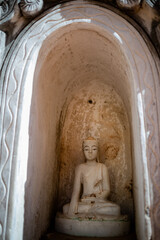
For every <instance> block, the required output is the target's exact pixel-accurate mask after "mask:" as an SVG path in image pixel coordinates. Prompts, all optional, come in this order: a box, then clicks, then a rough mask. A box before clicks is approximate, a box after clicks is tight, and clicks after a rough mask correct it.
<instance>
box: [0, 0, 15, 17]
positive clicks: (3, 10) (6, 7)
mask: <svg viewBox="0 0 160 240" xmlns="http://www.w3.org/2000/svg"><path fill="white" fill-rule="evenodd" d="M16 2H17V0H12V1H10V0H0V21H1V20H2V19H3V18H5V17H7V15H8V14H9V13H10V12H11V11H12V10H13V7H14V5H15V3H16Z"/></svg>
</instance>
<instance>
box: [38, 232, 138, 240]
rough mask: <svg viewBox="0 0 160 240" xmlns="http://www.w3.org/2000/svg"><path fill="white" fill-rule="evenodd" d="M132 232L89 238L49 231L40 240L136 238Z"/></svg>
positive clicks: (121, 239)
mask: <svg viewBox="0 0 160 240" xmlns="http://www.w3.org/2000/svg"><path fill="white" fill-rule="evenodd" d="M136 239H137V238H136V235H135V234H134V233H132V234H130V235H127V236H124V237H112V238H89V237H74V236H69V235H65V234H61V233H57V232H53V233H49V234H47V235H46V236H45V238H43V239H42V240H136Z"/></svg>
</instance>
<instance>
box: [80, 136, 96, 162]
mask: <svg viewBox="0 0 160 240" xmlns="http://www.w3.org/2000/svg"><path fill="white" fill-rule="evenodd" d="M83 151H84V155H85V158H86V160H89V161H93V160H96V159H97V154H98V145H97V141H95V140H85V141H84V143H83Z"/></svg>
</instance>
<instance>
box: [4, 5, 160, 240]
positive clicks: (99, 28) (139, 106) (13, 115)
mask: <svg viewBox="0 0 160 240" xmlns="http://www.w3.org/2000/svg"><path fill="white" fill-rule="evenodd" d="M76 24H78V26H79V27H80V28H82V29H83V33H84V31H86V35H89V31H92V33H91V34H92V35H94V36H95V35H98V36H96V37H94V38H93V39H91V40H90V39H89V40H88V41H89V43H88V41H87V43H85V44H87V49H88V50H87V51H90V54H87V52H85V50H84V46H85V44H83V52H84V56H85V61H89V60H90V62H91V63H90V66H88V67H87V66H86V62H84V63H83V64H82V62H81V63H80V62H77V63H76V61H75V62H74V63H73V66H74V67H75V69H77V70H75V71H73V70H72V71H69V72H71V75H68V74H64V72H63V70H62V71H58V67H60V66H61V67H62V65H63V64H64V63H63V56H62V57H61V59H60V57H58V56H61V53H60V51H61V49H58V48H57V50H56V51H57V60H58V62H57V70H56V69H53V71H52V70H51V69H47V68H48V67H49V66H50V68H52V67H53V62H52V63H51V62H50V61H49V59H48V60H47V58H48V57H49V56H50V57H51V59H52V61H55V60H54V58H53V56H52V55H53V54H54V52H53V53H52V54H51V52H50V50H51V49H54V47H55V49H56V41H60V45H59V46H62V45H63V44H62V43H63V41H64V39H65V38H61V36H62V35H63V34H66V37H67V38H68V40H67V41H66V43H67V42H68V43H69V42H70V41H71V36H70V34H69V32H70V33H72V35H74V36H73V38H75V39H74V41H72V43H73V46H72V47H70V48H69V45H68V46H66V49H65V51H64V53H66V61H67V60H68V59H67V56H68V57H69V56H71V52H72V51H73V49H74V50H75V51H76V53H77V57H76V55H74V58H72V59H74V60H77V59H78V54H79V53H80V51H78V50H77V47H76V44H77V43H76V40H77V41H78V39H76V35H75V34H74V31H75V29H74V27H75V26H76ZM83 24H84V25H83ZM82 26H83V27H82ZM86 26H87V29H86ZM67 28H70V30H69V31H68V30H67ZM64 29H66V32H64V31H63V30H64ZM88 29H89V30H88ZM67 32H68V33H67ZM80 32H81V29H78V32H77V33H78V34H79V35H81V34H82V36H80V38H81V39H83V33H81V34H80ZM97 32H98V34H97ZM21 36H22V35H21ZM103 38H105V40H103ZM96 39H101V43H102V46H104V49H103V50H102V49H101V46H99V45H98V48H97V49H99V50H101V51H104V50H105V51H106V52H107V53H110V54H111V53H112V54H113V56H114V57H115V55H116V59H117V61H115V60H114V61H113V63H112V64H111V62H110V61H109V58H108V57H106V55H105V54H102V55H100V53H99V51H95V49H94V51H93V52H92V49H93V41H96ZM49 40H50V42H49ZM83 41H85V38H84V39H83ZM90 42H91V43H90ZM43 44H44V45H43ZM79 44H81V43H80V42H79ZM89 44H90V45H89ZM47 45H48V46H50V47H49V48H47ZM43 46H46V49H45V50H46V53H45V52H44V51H43ZM57 46H58V45H57ZM80 46H81V45H80ZM107 46H110V47H111V49H108V48H107ZM41 47H42V48H41ZM62 47H63V46H62ZM13 48H15V50H14V53H13V54H12V56H10V60H9V63H8V65H7V68H6V69H5V79H4V86H3V96H2V99H1V102H2V105H1V115H0V116H1V123H2V125H1V128H0V129H1V133H2V136H3V138H2V140H1V159H3V160H2V161H1V181H0V184H1V189H2V194H1V199H0V203H1V211H0V212H1V216H0V224H1V225H0V229H1V235H3V236H4V239H5V236H6V235H7V236H8V235H10V234H13V235H14V236H16V235H17V236H18V234H21V232H23V213H24V188H25V181H26V172H27V167H26V166H27V164H28V162H27V161H28V141H29V139H28V129H29V118H30V105H31V99H32V84H33V80H34V84H36V80H37V79H38V78H37V77H38V76H40V69H41V67H42V68H44V69H45V70H47V72H48V73H47V75H48V78H49V79H50V81H51V79H52V76H53V74H54V73H57V74H58V72H59V73H60V75H59V80H60V81H57V86H58V84H59V85H60V83H61V81H64V78H65V79H67V81H66V82H65V83H66V87H67V88H66V89H67V91H66V92H65V89H64V88H63V87H64V85H63V84H62V85H63V87H62V88H61V85H60V86H59V90H57V91H55V92H53V94H54V93H55V94H57V96H58V95H59V93H62V92H63V94H64V97H63V99H65V93H67V92H69V90H70V89H75V90H76V88H78V87H79V86H80V85H78V86H77V87H76V86H75V88H74V87H73V86H74V81H75V82H79V84H80V82H81V81H82V82H85V79H86V77H87V76H89V75H90V74H91V73H92V74H91V75H90V76H93V75H94V74H93V73H95V72H96V71H95V69H96V68H95V66H96V65H97V64H98V66H99V69H101V71H99V74H98V76H100V77H101V79H103V80H102V81H104V79H105V77H104V76H105V74H106V76H107V81H108V83H110V84H111V85H114V86H115V87H116V89H117V91H118V92H119V94H120V95H121V96H122V98H123V100H124V102H125V104H126V106H132V108H131V124H132V133H133V148H134V151H135V152H134V156H135V158H134V169H135V172H136V177H137V179H136V186H135V187H136V188H135V191H136V189H138V190H137V194H136V198H135V200H136V199H137V200H136V201H137V204H138V205H137V211H136V212H137V224H136V226H137V229H138V230H137V231H138V232H139V239H144V235H145V236H146V239H149V237H150V234H151V231H150V218H149V214H148V211H149V210H150V216H151V219H152V231H153V233H154V236H158V234H159V231H160V229H159V220H158V219H159V211H158V209H159V197H160V196H159V192H160V191H159V189H160V186H159V182H160V181H159V180H158V179H159V178H158V176H160V167H159V149H160V148H159V110H158V109H159V102H158V101H157V100H158V97H159V94H160V89H159V75H158V70H157V67H156V64H155V61H154V59H153V57H152V55H151V53H150V51H149V48H148V47H147V45H146V43H145V41H144V40H143V38H142V37H141V35H140V34H139V33H138V32H137V30H136V29H135V28H134V27H133V26H131V25H130V24H129V23H128V22H127V21H126V20H124V19H123V18H121V17H120V16H118V15H117V14H115V13H113V12H112V11H110V10H108V9H104V8H102V7H98V6H95V5H92V4H88V3H87V2H83V1H82V2H81V1H75V2H71V3H68V4H65V5H62V6H61V5H58V6H57V7H55V8H54V9H50V10H49V11H48V12H47V13H46V15H45V16H43V17H42V18H40V19H37V22H35V23H34V24H33V25H32V24H31V25H30V28H29V30H28V31H27V32H26V33H24V36H23V37H22V38H21V39H18V42H15V45H14V46H13ZM55 49H54V50H55ZM69 49H70V50H69ZM80 49H81V48H80ZM40 50H41V51H40ZM58 51H59V53H58ZM112 51H113V52H112ZM117 51H118V54H117ZM49 52H50V54H51V55H48V53H49ZM62 52H63V51H62ZM121 52H123V54H121ZM88 53H89V52H88ZM95 53H97V54H95ZM115 53H116V54H115ZM89 56H90V57H89ZM100 56H101V57H102V59H103V61H104V62H105V64H100V61H99V59H100ZM118 56H121V57H118ZM92 57H93V59H92ZM40 58H41V61H40ZM94 58H96V62H95V61H94ZM87 59H88V60H87ZM46 60H47V61H48V62H50V64H49V65H48V66H47V65H46V64H45V61H46ZM60 62H61V64H60ZM97 62H99V63H97ZM62 63H63V64H62ZM122 63H123V64H126V63H127V67H126V66H125V67H123V66H122V65H123V64H122ZM107 64H108V66H110V67H109V68H108V69H107V70H106V68H105V66H106V65H107ZM114 64H115V65H116V64H117V65H116V66H115V67H117V69H118V70H119V74H118V72H114V68H112V66H114ZM54 66H56V63H54ZM70 66H72V65H70ZM78 66H81V68H82V69H81V70H83V69H84V68H85V69H86V75H85V76H84V75H83V74H84V71H79V70H78ZM70 68H72V67H70ZM128 68H129V71H128ZM89 69H90V70H89ZM35 70H36V72H35ZM3 71H4V70H3ZM54 71H55V72H54ZM56 71H57V72H56ZM65 71H66V72H67V65H65ZM125 71H127V74H126V73H125ZM73 72H74V73H75V72H76V75H77V76H76V77H75V76H73ZM89 73H90V74H89ZM41 74H43V73H42V72H41ZM63 74H64V75H65V76H64V75H63ZM118 75H119V76H120V77H119V76H118ZM94 76H95V75H94ZM98 76H97V78H98ZM45 77H46V76H44V80H43V83H44V84H45ZM57 79H58V78H57ZM74 79H75V80H74ZM92 79H93V77H91V79H90V81H91V80H92ZM115 79H120V81H121V84H117V82H119V81H118V80H116V83H114V80H115ZM71 80H72V81H73V82H72V84H71ZM68 81H70V84H67V83H68ZM37 84H38V82H37ZM46 84H47V82H46ZM48 89H49V87H48ZM52 89H53V88H52ZM123 89H125V94H124V95H123ZM58 91H59V92H58ZM66 96H67V95H66ZM58 100H59V98H57V102H54V103H55V105H57V104H59V101H58ZM127 100H128V101H129V100H130V104H127ZM62 105H63V103H62V102H61V103H60V106H62ZM128 112H129V109H128ZM24 141H25V143H26V144H25V149H24ZM24 150H25V151H24ZM22 156H23V161H22ZM155 169H156V171H155ZM19 170H21V171H19ZM18 172H23V175H19V174H18ZM3 176H5V177H3ZM148 176H150V178H149V177H148ZM13 179H14V181H12V180H13ZM18 182H20V183H21V185H17V183H18ZM17 186H18V187H17ZM149 186H152V188H150V191H149ZM143 192H144V195H143V196H141V193H143ZM153 193H154V194H153ZM17 194H18V195H17ZM152 194H153V195H152ZM17 196H19V198H18V200H19V204H18V205H17V204H15V203H16V199H17ZM150 200H152V202H150ZM139 202H141V203H142V205H141V204H139ZM9 206H10V209H11V208H12V209H13V211H10V212H8V208H9ZM151 206H152V207H151ZM144 209H147V211H146V212H144ZM141 213H142V214H141ZM16 218H18V220H21V224H20V225H17V227H16V223H17V224H18V223H19V221H15V219H16ZM146 224H147V228H145V225H146ZM6 229H10V230H9V232H8V231H7V230H6ZM16 229H19V231H17V230H16ZM145 229H147V231H145ZM17 239H18V238H17ZM155 239H158V238H155Z"/></svg>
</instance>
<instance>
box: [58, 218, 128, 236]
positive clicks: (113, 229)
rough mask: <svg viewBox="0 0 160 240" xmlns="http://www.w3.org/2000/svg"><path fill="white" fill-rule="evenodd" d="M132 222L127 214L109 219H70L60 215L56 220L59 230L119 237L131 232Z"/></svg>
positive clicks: (78, 233) (81, 234)
mask: <svg viewBox="0 0 160 240" xmlns="http://www.w3.org/2000/svg"><path fill="white" fill-rule="evenodd" d="M129 229H130V222H129V220H127V218H126V217H125V216H120V217H118V218H115V217H114V218H111V217H110V218H108V220H95V219H81V218H73V219H69V218H67V217H64V216H63V215H58V216H57V217H56V221H55V230H56V231H57V232H61V233H65V234H69V235H73V236H83V237H85V236H86V237H117V236H124V235H127V234H128V233H129Z"/></svg>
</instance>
